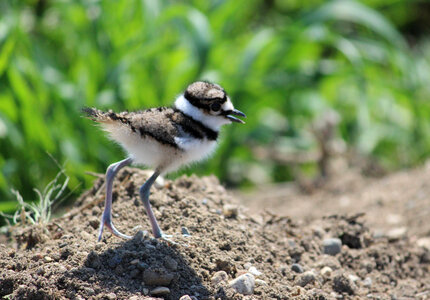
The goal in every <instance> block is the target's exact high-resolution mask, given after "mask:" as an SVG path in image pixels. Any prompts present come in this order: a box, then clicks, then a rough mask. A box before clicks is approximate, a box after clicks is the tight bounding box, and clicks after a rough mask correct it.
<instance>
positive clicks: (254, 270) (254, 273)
mask: <svg viewBox="0 0 430 300" xmlns="http://www.w3.org/2000/svg"><path fill="white" fill-rule="evenodd" d="M248 272H249V273H251V274H252V275H254V276H256V277H258V276H261V275H262V274H263V273H261V272H260V271H258V270H257V268H256V267H250V268H249V269H248Z"/></svg>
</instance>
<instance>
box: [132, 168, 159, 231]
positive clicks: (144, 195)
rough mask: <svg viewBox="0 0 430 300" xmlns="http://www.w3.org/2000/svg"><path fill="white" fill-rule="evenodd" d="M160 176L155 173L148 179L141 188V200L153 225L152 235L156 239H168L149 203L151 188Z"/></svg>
mask: <svg viewBox="0 0 430 300" xmlns="http://www.w3.org/2000/svg"><path fill="white" fill-rule="evenodd" d="M159 175H160V173H159V172H158V171H155V172H154V174H152V175H151V177H149V178H148V180H147V181H146V182H145V183H144V184H143V185H142V186H141V187H140V190H139V194H140V199H142V202H143V206H144V207H145V210H146V213H147V215H148V217H149V222H150V223H151V227H152V234H153V235H154V237H155V238H160V237H161V238H163V237H166V236H165V235H164V234H163V232H162V231H161V228H160V226H159V225H158V223H157V219H156V218H155V215H154V212H153V211H152V208H151V204H150V203H149V190H150V189H151V186H152V185H153V184H154V182H155V180H156V179H157V177H158V176H159Z"/></svg>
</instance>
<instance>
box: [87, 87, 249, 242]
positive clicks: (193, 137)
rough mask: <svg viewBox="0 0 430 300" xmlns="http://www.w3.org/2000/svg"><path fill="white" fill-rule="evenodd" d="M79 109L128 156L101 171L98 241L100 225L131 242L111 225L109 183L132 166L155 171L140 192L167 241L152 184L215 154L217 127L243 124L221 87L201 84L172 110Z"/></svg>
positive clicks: (157, 229)
mask: <svg viewBox="0 0 430 300" xmlns="http://www.w3.org/2000/svg"><path fill="white" fill-rule="evenodd" d="M83 111H84V113H86V115H87V116H88V117H89V118H91V119H92V120H94V121H96V122H98V123H100V124H101V126H102V128H103V129H104V130H105V131H107V132H108V133H109V136H110V138H111V139H112V140H114V141H116V142H118V143H119V144H120V145H121V146H122V147H123V148H124V149H125V151H126V152H127V153H128V157H127V158H126V159H124V160H121V161H119V162H117V163H114V164H111V165H110V166H109V167H108V168H107V170H106V199H105V208H104V212H103V215H102V218H101V222H100V229H99V235H98V241H100V240H101V238H102V234H103V228H104V227H105V226H106V228H107V229H109V230H110V231H111V232H112V234H114V235H116V236H118V237H122V238H126V239H130V238H131V236H128V235H125V234H123V233H121V232H119V231H118V230H117V229H116V228H115V227H114V225H113V223H112V212H111V210H112V183H113V179H114V177H115V175H116V174H117V173H118V171H119V170H120V169H121V168H123V167H124V166H127V165H130V164H132V163H134V164H138V165H144V166H147V167H150V168H152V169H154V170H155V171H154V173H153V174H152V176H151V177H149V179H148V180H147V181H146V182H145V183H144V184H143V185H142V186H141V188H140V190H139V194H140V198H141V200H142V202H143V205H144V207H145V210H146V213H147V215H148V217H149V221H150V223H151V227H152V233H153V235H154V237H156V238H160V237H161V238H166V237H167V236H166V235H164V234H163V232H162V231H161V229H160V226H159V225H158V223H157V220H156V218H155V216H154V213H153V211H152V208H151V205H150V203H149V190H150V189H151V186H152V184H153V183H154V181H155V180H156V178H157V177H158V176H159V175H160V174H165V173H167V172H171V171H174V170H177V169H178V168H179V167H181V166H183V165H186V164H189V163H191V162H195V161H199V160H202V159H204V158H206V157H208V156H209V155H210V154H211V153H212V152H213V151H214V150H215V147H216V145H217V139H218V133H219V130H220V127H221V126H222V125H225V124H229V123H232V122H237V123H245V122H243V121H242V120H241V119H238V118H236V117H235V116H241V117H246V116H245V114H244V113H242V112H240V111H239V110H237V109H235V108H234V107H233V104H232V103H231V101H230V98H229V97H228V96H227V93H226V92H225V91H224V89H223V88H222V87H220V86H219V85H217V84H213V83H208V82H202V81H198V82H194V83H192V84H190V85H189V86H188V87H187V89H186V91H185V93H184V94H182V95H180V96H179V97H178V98H177V99H176V101H175V103H174V105H173V106H172V107H158V108H151V109H147V110H144V111H137V112H121V113H115V112H112V111H108V112H103V111H100V110H98V109H96V108H88V107H85V108H84V109H83Z"/></svg>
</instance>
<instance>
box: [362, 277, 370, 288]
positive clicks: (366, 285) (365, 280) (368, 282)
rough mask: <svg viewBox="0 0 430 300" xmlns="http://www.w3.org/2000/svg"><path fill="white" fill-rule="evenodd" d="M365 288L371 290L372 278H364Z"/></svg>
mask: <svg viewBox="0 0 430 300" xmlns="http://www.w3.org/2000/svg"><path fill="white" fill-rule="evenodd" d="M363 286H365V287H367V288H370V287H371V286H372V278H370V277H366V278H364V280H363Z"/></svg>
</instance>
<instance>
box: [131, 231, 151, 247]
mask: <svg viewBox="0 0 430 300" xmlns="http://www.w3.org/2000/svg"><path fill="white" fill-rule="evenodd" d="M148 237H149V233H148V231H146V230H139V231H138V232H136V234H135V235H134V236H133V242H135V243H137V244H140V243H142V242H143V241H144V240H145V239H146V238H148Z"/></svg>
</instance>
